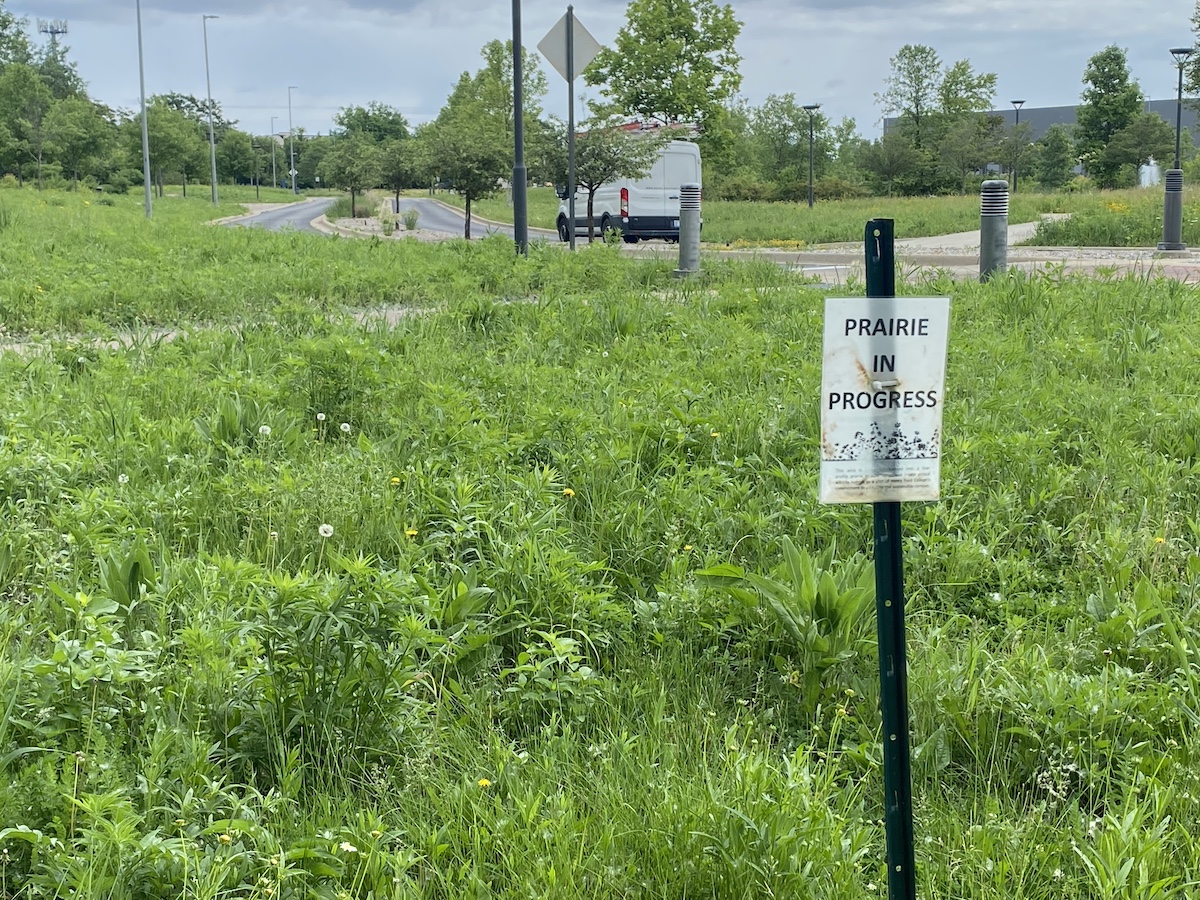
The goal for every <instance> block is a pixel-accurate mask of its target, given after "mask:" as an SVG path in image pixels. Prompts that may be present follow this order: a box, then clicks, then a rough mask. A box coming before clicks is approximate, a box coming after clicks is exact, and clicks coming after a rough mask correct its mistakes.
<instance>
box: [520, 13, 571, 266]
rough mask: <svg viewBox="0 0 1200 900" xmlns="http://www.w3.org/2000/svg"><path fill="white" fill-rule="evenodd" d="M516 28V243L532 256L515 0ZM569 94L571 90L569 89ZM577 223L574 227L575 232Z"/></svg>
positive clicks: (521, 76) (525, 253)
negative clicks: (526, 191) (530, 252)
mask: <svg viewBox="0 0 1200 900" xmlns="http://www.w3.org/2000/svg"><path fill="white" fill-rule="evenodd" d="M512 26H513V42H512V46H513V179H512V196H513V237H514V238H515V239H516V243H517V252H518V253H520V254H522V255H528V254H529V207H528V204H527V198H526V194H525V189H526V184H527V182H528V181H529V177H528V174H527V172H526V169H525V109H524V105H523V103H522V98H521V89H522V84H521V82H522V80H523V79H524V75H523V73H522V71H521V69H522V65H521V64H522V50H521V0H512ZM567 89H568V90H570V89H571V86H570V85H567ZM574 227H575V223H574V222H572V223H571V228H572V230H574Z"/></svg>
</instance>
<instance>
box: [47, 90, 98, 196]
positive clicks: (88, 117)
mask: <svg viewBox="0 0 1200 900" xmlns="http://www.w3.org/2000/svg"><path fill="white" fill-rule="evenodd" d="M110 133H111V126H110V124H109V123H108V122H107V121H106V120H105V119H104V116H103V114H102V113H101V111H100V109H99V108H97V106H96V104H95V103H93V102H92V101H91V100H88V99H86V98H83V97H68V98H67V99H65V100H59V101H58V102H57V103H55V104H54V105H53V106H52V107H50V112H49V113H48V114H47V115H46V138H47V144H48V146H49V148H50V151H51V152H52V153H53V154H54V156H55V157H57V158H58V161H59V162H61V163H62V164H63V167H64V168H65V169H67V170H68V171H70V173H71V182H72V185H73V186H74V187H75V188H78V187H79V171H80V169H81V167H82V166H83V164H84V163H85V162H86V161H87V160H88V159H91V158H93V157H95V156H98V155H99V154H100V153H101V151H102V150H103V149H104V146H105V144H106V143H107V142H108V138H109V135H110Z"/></svg>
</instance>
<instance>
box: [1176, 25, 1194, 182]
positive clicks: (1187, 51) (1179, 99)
mask: <svg viewBox="0 0 1200 900" xmlns="http://www.w3.org/2000/svg"><path fill="white" fill-rule="evenodd" d="M1192 52H1193V51H1192V48H1191V47H1177V48H1176V49H1174V50H1172V51H1171V55H1172V56H1173V57H1175V65H1176V67H1177V68H1178V69H1179V88H1178V90H1177V92H1176V94H1175V168H1176V169H1178V168H1180V163H1179V138H1180V135H1181V134H1183V67H1184V66H1185V65H1186V64H1187V61H1188V57H1189V56H1191V55H1192Z"/></svg>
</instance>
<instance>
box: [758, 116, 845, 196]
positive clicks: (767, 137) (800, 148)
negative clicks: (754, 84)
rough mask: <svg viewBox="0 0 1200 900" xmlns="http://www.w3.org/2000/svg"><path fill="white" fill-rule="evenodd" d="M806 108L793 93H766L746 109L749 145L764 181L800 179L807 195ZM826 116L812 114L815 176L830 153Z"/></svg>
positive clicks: (823, 172) (826, 162)
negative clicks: (758, 103)
mask: <svg viewBox="0 0 1200 900" xmlns="http://www.w3.org/2000/svg"><path fill="white" fill-rule="evenodd" d="M808 115H809V114H808V110H806V109H804V108H803V107H802V106H801V105H800V104H799V103H797V102H796V95H795V94H769V95H768V96H767V99H766V100H764V101H763V104H762V106H759V107H757V108H755V109H753V110H751V112H750V135H751V138H750V139H751V144H752V146H753V148H754V156H755V159H756V160H757V162H758V173H759V175H760V176H761V177H763V178H764V179H765V180H768V181H771V180H774V181H777V182H784V181H797V180H799V181H802V182H804V184H805V185H806V187H805V188H804V191H805V194H806V195H807V191H808V188H807V183H808ZM833 146H834V145H833V139H832V136H831V135H830V128H829V119H828V117H827V116H824V115H822V114H821V113H820V112H817V113H815V114H814V115H813V157H814V171H815V173H816V176H817V177H820V176H822V175H824V174H825V169H826V167H827V166H828V164H829V161H830V158H831V157H832V155H833Z"/></svg>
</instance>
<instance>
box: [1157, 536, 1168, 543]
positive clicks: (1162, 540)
mask: <svg viewBox="0 0 1200 900" xmlns="http://www.w3.org/2000/svg"><path fill="white" fill-rule="evenodd" d="M1166 542H1167V539H1166V538H1165V537H1156V538H1155V539H1154V543H1156V544H1165V543H1166Z"/></svg>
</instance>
